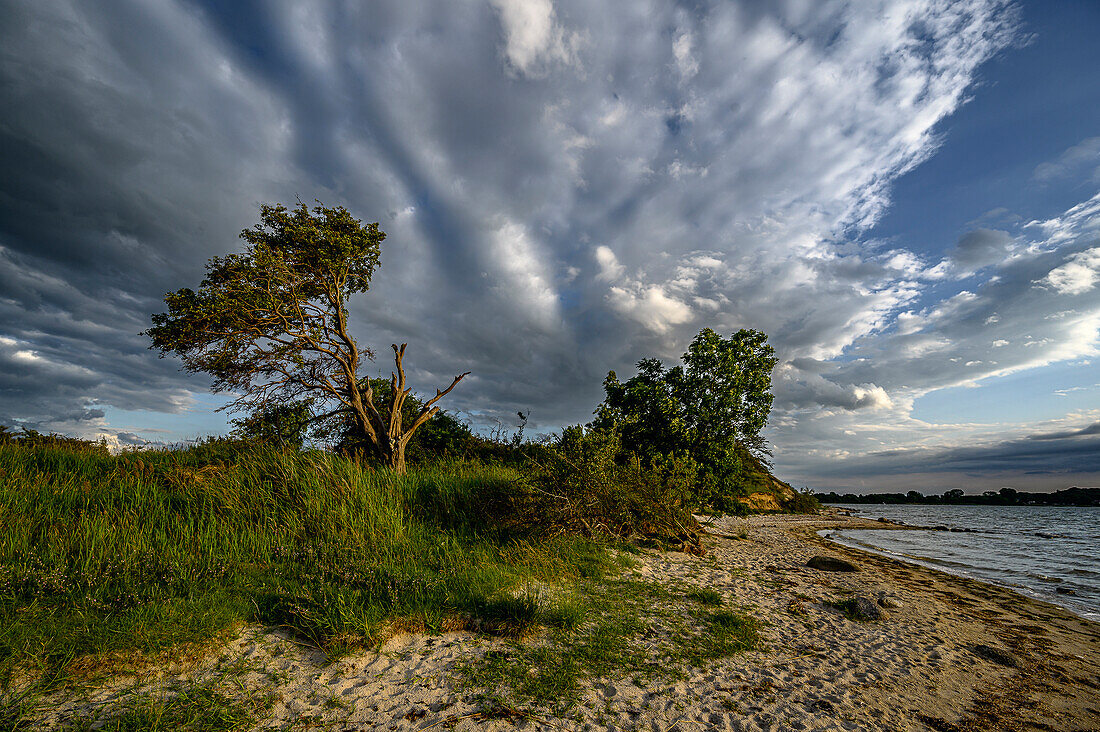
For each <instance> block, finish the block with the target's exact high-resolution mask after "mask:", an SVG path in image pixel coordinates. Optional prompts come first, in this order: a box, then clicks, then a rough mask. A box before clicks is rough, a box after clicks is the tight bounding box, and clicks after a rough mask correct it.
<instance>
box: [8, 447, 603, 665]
mask: <svg viewBox="0 0 1100 732" xmlns="http://www.w3.org/2000/svg"><path fill="white" fill-rule="evenodd" d="M522 485H523V476H522V475H521V474H520V473H519V472H517V471H516V470H514V469H511V468H506V467H491V466H484V465H479V464H466V463H460V462H456V463H448V464H439V465H435V466H430V467H425V468H420V469H414V470H411V471H410V472H409V474H407V475H405V476H396V475H394V474H392V473H390V472H379V471H374V470H371V469H369V468H365V467H363V466H361V465H359V464H358V463H356V462H354V461H350V460H347V459H344V458H341V457H337V456H334V455H330V454H326V453H322V452H306V453H298V452H292V451H290V452H276V451H264V450H252V451H244V452H241V453H239V454H237V455H235V456H232V458H231V459H228V460H222V459H217V458H215V457H212V456H211V454H210V453H209V452H206V453H204V452H203V451H202V450H201V449H199V450H189V451H162V452H152V451H149V452H140V453H131V454H127V455H122V456H111V455H106V454H102V453H101V452H96V451H88V452H80V451H74V450H71V449H66V448H64V447H58V446H50V445H21V444H18V443H14V442H13V443H8V444H3V445H0V526H2V527H3V530H2V531H0V686H7V685H8V684H9V683H10V682H11V680H12V679H13V677H14V676H16V675H19V674H29V675H30V676H33V677H38V678H40V679H43V680H46V681H49V680H62V679H64V677H65V676H66V674H71V673H72V672H73V671H74V670H75V669H78V668H81V667H82V665H84V666H86V665H88V664H89V663H92V661H89V659H93V661H94V660H95V659H105V658H123V659H125V658H134V657H142V656H149V655H152V654H156V653H158V652H160V651H162V650H164V649H166V648H168V647H170V646H173V645H175V644H177V643H180V642H183V641H201V640H203V639H206V638H209V637H211V636H213V635H215V634H216V633H218V632H219V631H220V630H223V629H226V628H230V627H233V626H235V625H238V624H241V623H247V622H260V623H265V624H270V625H277V626H282V627H285V628H286V629H288V630H289V631H290V632H292V633H294V634H297V635H298V636H301V637H303V638H305V639H307V640H309V641H310V642H313V643H316V644H317V645H319V646H320V647H322V648H324V649H325V650H327V651H330V652H333V653H339V652H341V651H343V650H345V649H347V648H350V647H354V646H356V645H360V644H372V643H376V642H378V641H380V640H382V639H383V638H384V637H385V636H386V634H387V633H390V632H392V631H393V630H394V629H396V628H402V627H405V628H410V629H411V628H423V629H427V630H440V629H444V628H448V627H460V626H462V625H464V624H470V623H476V624H477V625H478V626H479V627H487V626H486V625H485V623H486V622H489V623H490V624H491V622H492V621H493V619H494V618H495V619H498V620H500V619H501V618H502V617H503V620H501V627H507V626H508V618H507V617H506V616H507V615H508V613H509V608H514V607H519V606H521V605H523V603H518V604H517V603H516V602H515V598H516V596H517V595H522V594H523V592H524V588H525V587H528V586H529V585H530V584H531V583H534V582H551V581H560V580H562V579H565V578H569V577H581V576H598V575H600V574H601V573H603V572H604V571H605V569H606V568H607V567H608V566H609V561H610V560H609V558H608V555H607V553H606V551H604V549H603V547H602V545H601V544H600V543H599V542H596V541H593V540H591V539H585V538H580V537H576V536H568V535H561V536H551V535H543V536H540V537H538V538H537V539H534V538H532V537H531V536H530V535H526V534H525V533H524V532H522V531H517V530H516V527H515V526H514V525H508V524H502V523H499V522H498V521H497V520H496V519H495V518H494V517H493V516H492V515H488V514H487V513H486V511H485V510H484V506H485V505H486V502H487V501H488V503H491V504H492V505H495V506H500V505H502V504H506V503H507V502H508V500H509V496H511V495H513V494H515V493H517V492H522V491H519V490H518V487H519V486H522Z"/></svg>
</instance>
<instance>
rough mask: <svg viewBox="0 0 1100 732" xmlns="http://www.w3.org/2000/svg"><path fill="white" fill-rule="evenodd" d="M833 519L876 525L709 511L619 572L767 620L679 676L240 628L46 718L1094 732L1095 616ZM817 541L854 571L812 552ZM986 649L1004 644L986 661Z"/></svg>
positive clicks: (313, 725) (80, 695) (373, 726)
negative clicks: (869, 615)
mask: <svg viewBox="0 0 1100 732" xmlns="http://www.w3.org/2000/svg"><path fill="white" fill-rule="evenodd" d="M840 526H849V527H857V526H867V527H876V528H883V525H882V524H879V523H876V522H869V521H865V520H861V519H856V518H851V517H846V516H843V515H840V514H839V513H838V512H837V511H835V510H830V511H829V512H828V513H827V514H826V515H822V516H756V517H750V518H747V519H738V518H732V517H725V518H721V519H714V520H710V521H708V523H707V528H708V531H709V533H710V535H709V536H708V537H707V539H706V542H705V543H706V546H707V550H708V551H707V555H706V556H704V557H696V556H692V555H689V554H683V553H679V552H647V553H645V554H643V555H642V556H640V557H639V558H638V559H639V561H638V563H637V566H636V567H634V568H632V569H630V570H628V571H629V572H635V573H637V574H638V575H639V576H640V577H643V578H646V579H649V580H651V581H656V582H661V583H684V582H688V583H691V584H694V585H701V586H707V587H711V588H714V589H715V590H717V591H718V592H719V593H720V594H721V596H722V598H723V600H724V601H725V603H726V604H727V605H729V606H734V607H738V606H744V607H745V608H746V611H747V612H748V613H750V614H751V615H753V616H755V617H756V618H758V619H759V620H761V621H764V627H763V631H762V632H763V635H764V638H765V641H766V648H764V649H763V650H758V651H752V652H747V653H743V654H740V655H736V656H732V657H728V658H723V659H719V660H717V661H715V662H713V663H711V664H709V665H708V666H706V667H705V668H698V669H693V670H691V671H690V672H689V673H688V675H687V677H686V678H682V679H679V680H675V681H665V682H661V681H656V682H648V683H647V682H644V681H639V682H637V683H636V682H635V681H634V680H633V679H629V678H615V677H609V678H601V679H592V680H589V681H588V682H587V685H586V687H585V689H584V691H583V693H582V696H581V700H580V702H579V704H577V706H575V707H574V708H573V709H572V710H571V711H570V712H569V713H568V714H565V715H559V716H553V715H552V714H551V713H550V712H549V710H547V709H539V708H535V709H530V710H527V713H526V714H525V715H522V716H521V715H515V714H507V713H504V714H502V713H500V712H497V713H492V711H491V710H487V709H486V708H485V707H484V705H483V704H482V703H481V702H479V701H478V695H477V690H476V689H469V688H464V687H463V686H462V685H461V683H460V680H459V676H458V674H457V673H456V665H458V664H461V663H463V662H464V661H469V660H470V659H475V658H477V657H478V656H480V655H481V654H484V653H486V652H487V651H489V650H492V649H493V648H494V647H498V646H500V644H501V643H502V641H500V640H494V639H491V638H486V637H483V636H476V635H474V634H471V633H448V634H444V635H442V636H424V635H401V636H398V637H395V638H393V639H391V640H390V641H389V642H388V643H387V644H386V645H385V646H384V647H383V648H381V649H380V650H379V651H363V652H358V653H355V654H353V655H351V656H346V657H344V658H341V659H339V660H336V661H334V662H331V663H330V662H329V660H328V659H327V658H325V656H324V655H323V654H321V653H320V652H318V651H316V650H315V649H311V648H309V647H308V646H306V645H302V644H300V643H297V642H295V641H293V640H292V639H290V638H287V637H285V636H284V635H281V634H280V633H278V632H277V631H274V630H271V629H264V628H255V627H250V628H243V629H240V630H239V631H238V632H237V633H236V635H235V637H232V638H230V639H229V640H228V641H227V642H224V643H223V644H221V645H220V646H217V647H213V648H210V649H208V651H209V652H207V653H205V654H201V658H200V659H199V661H198V662H197V663H195V664H193V665H187V664H184V665H182V666H180V667H178V668H172V667H164V668H160V669H147V670H145V671H144V672H143V673H142V674H140V675H134V676H123V677H114V678H110V679H107V680H101V681H100V682H99V683H98V684H96V685H95V686H93V687H91V688H86V689H81V690H79V691H72V690H70V691H68V692H66V693H65V694H64V695H57V696H55V697H53V698H50V699H47V700H44V704H43V706H42V707H41V712H40V714H41V716H40V718H39V720H38V725H39V726H40V727H42V728H55V729H56V728H64V726H66V724H67V723H71V720H72V719H74V718H78V717H79V716H80V715H88V714H91V715H93V716H94V717H99V718H100V719H101V720H103V719H106V718H107V716H108V715H109V714H110V713H111V710H112V709H113V708H118V705H119V704H120V703H123V702H126V700H127V699H129V700H131V702H126V703H132V699H133V698H134V696H133V695H134V694H146V695H151V696H152V697H153V698H160V699H164V698H170V697H171V695H173V694H176V693H177V691H178V689H180V688H195V687H201V686H203V685H207V686H209V687H210V688H217V689H220V690H222V691H223V692H224V693H225V694H226V695H228V696H231V697H235V698H239V699H249V698H250V699H253V700H260V699H263V698H265V697H266V699H267V704H266V706H265V707H264V709H265V711H264V712H263V714H262V715H261V721H260V722H259V725H258V726H257V727H256V729H332V730H428V729H434V730H451V729H453V730H512V729H523V730H536V729H538V730H542V729H545V730H551V729H563V730H597V729H607V730H654V731H656V732H673V731H675V730H678V731H679V732H689V731H691V730H704V729H705V730H710V729H716V730H777V731H778V730H1033V729H1038V730H1059V731H1060V730H1100V624H1097V623H1092V622H1089V621H1087V620H1084V619H1082V618H1079V617H1077V616H1075V615H1073V614H1071V613H1070V612H1069V611H1067V610H1063V609H1062V608H1059V607H1057V606H1054V605H1050V604H1047V603H1043V602H1039V601H1036V600H1033V599H1029V598H1026V597H1024V596H1021V595H1018V594H1016V593H1013V592H1011V591H1009V590H1006V589H1001V588H998V587H994V586H991V585H987V584H983V583H980V582H975V581H971V580H966V579H962V578H958V577H954V576H951V575H947V574H943V573H939V572H935V571H933V570H929V569H925V568H923V567H917V566H913V565H908V564H903V563H900V562H896V561H893V560H890V559H886V558H883V557H878V556H876V555H872V554H867V553H863V552H858V551H855V550H850V549H847V548H844V547H839V546H836V545H833V544H830V543H828V542H826V541H825V540H823V539H821V538H820V537H818V536H817V534H816V531H817V530H819V529H822V528H833V527H840ZM822 554H824V555H828V556H833V557H838V558H843V559H846V560H848V561H851V562H853V563H855V564H856V565H858V567H859V568H860V571H858V572H853V573H844V572H826V571H821V570H817V569H811V568H809V567H807V566H806V562H807V560H808V559H809V558H810V557H812V556H814V555H822ZM857 596H862V597H866V598H868V599H869V600H871V601H874V602H876V605H877V606H879V607H880V608H881V607H882V605H883V604H885V605H888V606H890V607H887V608H886V609H885V617H883V618H882V619H880V620H877V621H870V622H860V621H855V620H851V619H848V618H847V617H845V616H844V615H843V614H842V613H841V612H840V611H839V610H838V609H836V607H834V606H833V605H831V604H829V603H831V602H834V601H838V600H841V599H844V598H850V597H857ZM880 599H881V600H882V602H881V603H879V602H878V601H879V600H880ZM658 632H659V629H658ZM533 642H538V641H537V640H535V641H533ZM639 642H641V643H645V642H646V640H645V639H639ZM983 647H984V648H985V649H993V653H992V656H994V657H997V653H998V652H999V653H1001V654H1005V656H1006V657H1001V658H1000V661H998V660H994V659H991V658H990V656H991V652H990V651H989V650H984V651H983ZM1006 660H1008V661H1010V662H1014V663H1015V666H1012V665H1004V663H1003V662H1004V661H1006Z"/></svg>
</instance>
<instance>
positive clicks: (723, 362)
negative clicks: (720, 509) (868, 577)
mask: <svg viewBox="0 0 1100 732" xmlns="http://www.w3.org/2000/svg"><path fill="white" fill-rule="evenodd" d="M767 340H768V339H767V336H766V335H765V334H764V333H762V332H761V331H758V330H745V329H742V330H739V331H737V332H736V333H734V334H733V335H731V336H730V337H728V338H723V337H721V336H720V335H718V334H717V333H715V332H714V331H713V330H711V329H710V328H704V329H703V330H702V331H700V332H699V334H698V335H697V336H696V337H695V339H694V340H693V341H692V342H691V345H690V346H689V347H688V350H687V352H686V353H684V355H683V359H682V360H683V365H680V366H674V367H672V368H668V369H666V368H665V367H664V366H663V365H662V363H661V362H660V360H658V359H655V358H648V359H643V360H641V361H639V362H638V374H637V375H636V376H634V377H632V378H631V379H629V380H627V381H625V382H620V381H619V379H618V377H617V376H616V374H615V372H614V371H612V372H610V373H608V375H607V378H606V379H605V380H604V392H605V398H604V401H603V403H602V404H600V405H599V407H598V408H597V409H596V419H595V420H594V421H593V423H592V427H593V429H596V430H604V431H614V432H616V433H617V434H618V435H619V436H620V439H621V443H622V446H623V448H624V449H625V450H629V451H631V452H634V453H636V454H638V455H640V456H642V457H645V458H647V459H649V460H651V461H653V460H661V459H669V458H678V459H688V460H691V461H694V462H695V463H696V464H697V465H698V467H699V477H698V481H697V483H698V491H699V494H700V500H701V502H703V503H714V502H715V501H716V500H718V499H719V498H720V497H721V496H728V495H735V494H736V492H737V477H738V475H739V473H740V472H741V466H742V463H743V462H744V458H745V456H746V455H747V454H752V455H754V456H755V457H757V458H761V457H763V456H764V455H765V454H766V448H765V446H764V441H763V438H762V437H761V435H760V432H761V430H763V428H764V426H765V425H766V424H767V421H768V415H769V413H770V412H771V405H772V394H771V373H772V369H774V368H775V365H776V363H777V360H776V358H775V350H774V349H773V348H772V347H771V346H769V345H768V342H767ZM718 502H721V501H720V500H719V501H718Z"/></svg>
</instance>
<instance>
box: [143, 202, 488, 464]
mask: <svg viewBox="0 0 1100 732" xmlns="http://www.w3.org/2000/svg"><path fill="white" fill-rule="evenodd" d="M318 203H320V202H318ZM385 237H386V235H385V233H383V232H382V231H381V230H380V229H379V228H378V224H377V223H374V224H367V225H366V226H363V225H362V224H361V223H360V221H359V220H358V219H356V218H354V217H353V216H352V215H351V214H350V213H348V211H347V210H346V209H344V208H343V207H342V206H337V207H335V208H326V207H325V206H324V205H318V206H316V207H315V208H313V210H312V211H311V210H310V209H308V208H307V207H306V206H305V205H304V204H302V203H301V202H299V204H298V206H297V207H295V208H294V209H293V210H288V209H287V208H286V207H285V206H282V205H275V206H270V205H263V206H261V207H260V223H259V224H256V226H255V227H253V228H252V229H245V230H244V231H242V232H241V238H242V239H244V240H245V242H247V245H246V247H245V251H244V252H243V253H241V254H230V255H228V256H225V257H214V258H213V259H211V260H210V261H209V262H208V263H207V265H206V278H205V279H203V281H202V283H201V285H200V286H199V289H198V290H197V291H196V290H191V289H189V288H183V289H181V290H177V291H176V292H172V293H169V294H168V295H166V296H165V298H164V300H165V303H166V304H167V305H168V312H167V313H160V314H156V315H153V327H152V328H150V329H149V330H147V331H145V334H146V335H148V336H149V337H150V338H152V340H153V345H152V348H155V349H158V350H159V351H160V352H161V356H162V357H164V356H166V355H168V354H175V355H178V356H179V357H180V358H182V359H183V363H184V367H185V368H186V369H187V370H188V371H191V372H200V371H201V372H206V373H208V374H211V375H212V376H213V377H214V385H213V388H214V391H215V392H224V391H228V392H234V393H236V394H238V396H237V397H236V398H235V399H234V400H233V401H231V402H230V404H229V406H230V407H232V408H234V409H253V410H255V409H261V410H262V409H265V408H271V407H273V406H274V405H277V404H285V403H289V402H292V401H294V400H298V399H303V398H305V399H310V400H312V402H313V403H314V404H315V405H326V406H327V408H329V409H330V411H336V410H345V411H346V412H347V413H348V414H349V415H351V418H352V419H353V420H355V422H356V425H357V427H358V429H359V431H360V432H361V433H362V434H363V435H365V436H366V438H367V443H368V444H369V446H370V447H371V449H372V450H373V452H374V453H375V456H376V457H377V458H378V459H379V460H380V461H381V462H382V463H383V464H385V465H387V466H389V467H390V468H393V469H394V470H396V471H397V472H399V473H402V472H404V471H405V447H406V446H407V445H408V443H409V440H410V439H412V436H413V433H414V432H415V431H416V429H417V428H418V427H420V426H421V425H423V424H424V423H425V422H427V421H428V420H429V419H431V418H432V416H433V415H434V414H435V413H436V412H437V411H438V410H439V408H438V407H436V406H435V404H436V402H438V401H439V400H440V399H442V398H443V397H444V396H445V395H446V394H448V393H449V392H450V391H451V390H452V389H454V387H455V386H456V385H457V384H458V382H460V381H462V379H463V377H465V376H466V375H467V374H468V373H469V372H466V373H464V374H460V375H458V376H456V377H454V380H453V381H452V382H451V385H450V386H448V387H447V388H446V389H443V390H442V391H441V390H438V389H437V390H436V393H435V397H433V398H431V399H428V400H425V401H424V402H423V404H422V405H421V407H420V409H419V410H418V411H417V413H416V414H415V415H412V416H411V418H410V417H409V416H408V415H406V414H405V410H404V409H403V407H404V403H405V400H406V399H407V398H408V396H409V394H410V393H411V391H412V390H411V388H409V387H408V386H407V385H406V383H405V369H404V365H403V358H404V355H405V344H402V345H401V346H398V345H397V344H394V345H393V354H394V364H395V370H394V372H393V374H392V375H391V380H390V386H391V388H390V398H389V403H388V408H386V407H384V408H383V409H379V408H378V406H377V405H376V400H375V395H374V392H373V389H372V386H371V381H370V379H364V378H361V377H360V375H359V370H360V367H361V366H362V365H363V361H364V360H369V359H372V358H373V357H374V354H373V353H372V352H371V351H370V349H368V348H362V347H360V346H359V345H358V343H356V341H355V339H354V338H353V337H352V335H351V332H350V330H349V327H348V309H347V300H348V299H349V298H350V297H351V296H352V295H354V294H355V293H357V292H365V291H366V290H367V289H368V288H369V287H370V280H371V277H372V276H373V274H374V271H375V269H376V268H377V267H378V266H379V260H378V258H379V251H380V250H379V245H380V244H381V242H382V240H383V239H385ZM324 408H325V407H322V409H324ZM318 416H319V417H324V416H326V415H325V414H321V415H318Z"/></svg>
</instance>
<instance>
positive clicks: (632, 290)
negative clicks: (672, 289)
mask: <svg viewBox="0 0 1100 732" xmlns="http://www.w3.org/2000/svg"><path fill="white" fill-rule="evenodd" d="M608 302H610V303H611V306H612V307H613V308H615V310H617V311H618V312H620V313H622V314H623V315H626V316H627V317H629V318H631V319H632V320H636V321H637V322H639V323H641V324H642V325H643V326H645V327H646V328H647V329H649V330H650V331H653V332H654V333H659V334H664V333H668V332H669V330H670V329H671V328H672V327H673V326H675V325H680V324H682V323H687V322H688V321H690V320H691V319H692V311H691V308H690V307H689V306H688V305H687V304H686V303H684V302H682V301H681V300H678V299H677V298H675V297H672V296H670V295H669V294H668V293H667V292H666V291H665V288H664V287H662V286H661V285H649V286H642V287H638V286H634V287H612V288H611V290H610V293H609V294H608Z"/></svg>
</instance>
